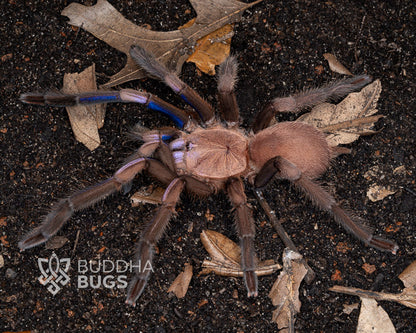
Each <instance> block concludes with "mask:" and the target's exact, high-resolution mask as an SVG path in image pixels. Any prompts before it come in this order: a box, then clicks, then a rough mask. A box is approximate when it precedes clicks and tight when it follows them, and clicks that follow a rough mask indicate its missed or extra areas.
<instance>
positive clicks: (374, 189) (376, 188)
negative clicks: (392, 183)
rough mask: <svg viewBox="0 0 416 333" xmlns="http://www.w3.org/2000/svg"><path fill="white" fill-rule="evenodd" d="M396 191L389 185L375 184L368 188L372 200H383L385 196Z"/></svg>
mask: <svg viewBox="0 0 416 333" xmlns="http://www.w3.org/2000/svg"><path fill="white" fill-rule="evenodd" d="M394 193H396V191H392V190H391V189H389V188H388V187H385V186H381V185H376V184H373V185H371V186H370V188H369V189H368V190H367V197H368V198H369V199H370V200H371V201H373V202H376V201H380V200H383V199H384V198H385V197H387V196H389V195H391V194H394Z"/></svg>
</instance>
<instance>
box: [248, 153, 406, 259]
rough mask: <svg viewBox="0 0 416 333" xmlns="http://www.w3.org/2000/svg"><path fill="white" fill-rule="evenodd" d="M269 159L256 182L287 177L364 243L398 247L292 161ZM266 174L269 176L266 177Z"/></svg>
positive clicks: (380, 248)
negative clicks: (360, 220)
mask: <svg viewBox="0 0 416 333" xmlns="http://www.w3.org/2000/svg"><path fill="white" fill-rule="evenodd" d="M271 160H272V161H270V160H269V161H268V162H267V163H266V164H265V166H264V167H263V168H262V169H261V170H260V173H259V175H260V178H259V181H258V184H260V185H265V183H264V181H265V180H266V179H271V178H272V177H273V176H274V175H277V176H278V177H280V178H283V179H288V180H290V181H292V182H293V183H294V184H295V185H296V186H297V187H299V188H300V189H302V190H303V191H304V192H305V193H306V195H307V196H308V197H309V198H310V199H311V200H312V201H313V202H314V203H315V204H316V205H317V206H318V207H319V208H321V209H324V210H326V211H328V212H330V213H332V215H333V216H334V219H335V220H336V221H337V222H338V223H340V224H341V225H342V226H343V227H344V229H346V230H347V231H349V232H351V233H352V234H353V235H355V236H356V237H357V238H358V239H360V240H362V241H363V242H364V243H365V244H367V245H369V246H372V247H374V248H376V249H379V250H382V251H390V252H392V253H393V254H395V253H396V251H397V249H398V246H397V245H396V243H394V242H392V241H390V240H387V239H383V238H381V237H378V236H374V235H373V234H372V230H371V228H369V227H367V226H364V225H362V224H361V223H360V222H359V221H357V220H354V219H353V218H352V217H351V216H349V215H348V214H347V212H346V211H344V210H343V209H342V208H341V207H340V206H339V205H338V204H337V202H336V201H335V199H334V198H333V197H332V196H331V195H330V194H329V193H328V192H326V191H325V190H324V189H323V188H322V187H321V186H319V185H318V184H317V183H315V182H314V181H313V180H311V179H309V178H308V177H306V176H304V175H302V173H301V171H300V170H299V169H298V168H297V167H296V166H295V165H294V164H293V163H291V162H290V161H288V160H286V159H285V158H283V157H281V156H277V157H275V158H273V159H271ZM262 172H264V175H262ZM267 175H268V176H269V177H267ZM256 181H257V178H256V179H255V184H256Z"/></svg>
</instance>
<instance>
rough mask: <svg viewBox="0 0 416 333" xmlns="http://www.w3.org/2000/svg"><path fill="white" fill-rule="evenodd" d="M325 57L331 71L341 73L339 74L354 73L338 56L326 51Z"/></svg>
mask: <svg viewBox="0 0 416 333" xmlns="http://www.w3.org/2000/svg"><path fill="white" fill-rule="evenodd" d="M324 58H325V59H326V60H327V61H328V64H329V68H330V69H331V71H333V72H336V73H339V74H345V75H352V73H351V72H350V71H349V70H348V69H346V68H345V66H344V65H343V64H341V63H340V62H339V61H338V59H337V57H336V56H334V55H333V54H331V53H324Z"/></svg>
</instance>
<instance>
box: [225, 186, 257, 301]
mask: <svg viewBox="0 0 416 333" xmlns="http://www.w3.org/2000/svg"><path fill="white" fill-rule="evenodd" d="M227 192H228V196H229V198H230V200H231V203H232V205H233V207H234V212H235V219H236V227H237V232H238V237H239V238H240V247H241V266H242V268H243V272H244V282H245V284H246V288H247V292H248V296H249V297H250V296H257V275H256V272H255V270H256V265H257V263H256V257H255V250H254V235H255V225H254V220H253V216H252V212H251V207H250V206H249V204H248V202H247V197H246V195H245V193H244V185H243V182H242V181H241V179H239V178H234V179H232V180H231V181H230V182H229V184H228V186H227Z"/></svg>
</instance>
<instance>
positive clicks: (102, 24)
mask: <svg viewBox="0 0 416 333" xmlns="http://www.w3.org/2000/svg"><path fill="white" fill-rule="evenodd" d="M260 1H261V0H258V1H254V2H252V3H249V4H246V3H243V2H240V1H236V0H216V1H205V0H190V2H191V5H192V6H193V7H194V9H195V11H196V14H197V17H196V19H195V22H194V24H192V25H190V26H189V27H186V28H183V29H180V30H173V31H166V32H164V31H152V30H148V29H145V28H142V27H138V26H136V25H135V24H133V23H132V22H130V21H129V20H127V19H125V18H124V17H123V16H122V15H121V14H120V13H119V12H118V11H117V10H116V9H115V8H114V7H113V6H111V5H110V4H109V3H108V2H107V1H105V0H98V1H97V4H96V5H94V6H83V5H80V4H78V3H72V4H70V5H69V6H68V7H66V8H65V9H64V10H63V11H62V15H65V16H67V17H69V19H70V21H69V24H72V25H74V26H77V27H81V28H83V29H85V30H87V31H88V32H90V33H92V34H93V35H94V36H96V37H97V38H99V39H101V40H103V41H104V42H106V43H107V44H109V45H110V46H112V47H114V48H115V49H117V50H119V51H121V52H123V53H125V54H126V55H127V63H126V65H125V67H124V68H123V69H122V70H121V71H120V72H118V73H117V74H115V75H113V76H112V77H111V79H110V81H109V82H107V83H106V84H105V85H104V86H105V87H107V88H108V87H112V86H115V85H119V84H121V83H123V82H127V81H130V80H135V79H140V78H143V77H145V76H146V75H145V73H144V71H143V70H142V69H141V68H139V67H138V66H137V65H136V64H135V63H134V61H133V59H132V58H131V57H130V55H129V49H130V46H131V45H139V46H141V47H143V48H145V49H146V50H147V51H149V52H151V53H153V55H154V56H155V57H156V58H157V59H158V60H159V61H161V62H162V63H164V64H165V65H166V66H167V67H168V68H171V69H173V70H176V72H180V69H181V68H182V65H183V63H184V62H185V60H186V58H188V53H189V49H192V48H193V47H194V46H195V45H196V41H197V40H198V39H200V38H202V37H204V36H206V35H208V34H209V33H211V32H213V31H215V30H217V29H219V28H221V27H223V26H224V25H226V24H230V23H234V22H238V21H239V20H240V19H241V17H242V14H243V12H244V11H245V10H246V9H247V8H250V7H251V6H253V5H255V4H257V3H259V2H260Z"/></svg>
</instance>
